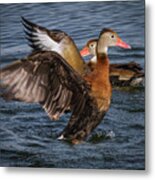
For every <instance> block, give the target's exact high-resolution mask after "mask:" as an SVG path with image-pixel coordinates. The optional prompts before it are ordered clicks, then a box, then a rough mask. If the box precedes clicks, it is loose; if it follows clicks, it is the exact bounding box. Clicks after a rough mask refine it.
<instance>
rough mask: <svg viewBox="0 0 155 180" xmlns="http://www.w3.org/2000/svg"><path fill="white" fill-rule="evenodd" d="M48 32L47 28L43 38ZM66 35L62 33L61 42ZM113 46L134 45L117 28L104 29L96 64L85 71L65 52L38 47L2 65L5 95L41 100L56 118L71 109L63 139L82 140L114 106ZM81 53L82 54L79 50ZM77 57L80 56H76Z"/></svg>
mask: <svg viewBox="0 0 155 180" xmlns="http://www.w3.org/2000/svg"><path fill="white" fill-rule="evenodd" d="M29 28H30V27H29ZM43 30H44V29H43ZM59 33H60V32H58V34H59ZM41 34H42V33H41ZM47 34H48V33H47V32H46V31H45V33H43V34H42V35H41V36H42V38H43V39H44V38H45V37H44V36H47ZM56 34H57V32H56ZM56 34H55V35H54V37H55V38H56V37H57V35H56ZM60 34H61V33H60ZM60 34H59V35H60ZM62 34H63V35H62V36H65V37H67V38H69V40H70V41H72V43H71V44H73V46H74V48H75V50H76V49H77V48H76V45H75V44H74V42H73V40H72V39H71V38H70V37H69V36H68V35H67V34H65V33H63V32H62ZM59 35H58V36H59ZM35 36H36V39H37V35H36V34H35ZM48 36H49V34H48ZM43 39H42V40H43ZM56 39H57V38H56ZM62 39H63V38H62ZM62 39H61V37H59V41H58V40H57V41H58V43H60V42H61V40H62ZM36 41H38V39H37V40H36ZM62 41H63V40H62ZM45 43H47V41H46V40H45ZM37 44H38V43H37ZM66 46H67V45H66ZM111 46H119V47H122V48H130V46H129V45H128V44H126V43H125V42H123V41H122V40H121V38H120V37H119V36H118V34H117V33H116V32H114V31H112V30H111V29H103V30H102V31H101V33H100V35H99V38H98V40H97V46H96V57H97V62H96V68H95V69H94V70H93V71H91V72H90V73H85V74H84V72H83V73H80V72H79V71H78V68H77V69H76V68H75V67H73V66H72V64H71V63H70V61H68V59H67V57H65V55H64V54H63V53H62V54H63V55H62V54H58V53H57V52H54V51H51V50H50V51H49V50H47V49H46V48H45V49H44V50H41V51H38V50H37V51H35V52H33V53H32V54H31V55H29V56H28V57H27V58H24V59H21V60H18V61H15V62H14V63H12V64H10V65H8V66H6V67H4V68H2V69H0V82H1V88H3V94H2V96H3V98H5V99H7V100H18V101H24V102H27V103H39V104H40V105H41V106H42V107H43V108H44V110H45V111H46V112H47V114H48V116H49V117H50V119H53V120H57V119H59V118H60V116H61V115H63V114H64V112H65V110H68V109H70V111H71V117H70V120H69V121H68V124H67V125H66V127H65V128H64V130H63V131H62V133H61V134H60V136H59V139H64V140H65V139H67V140H69V141H71V142H72V143H74V144H77V143H80V142H81V141H83V140H85V139H86V138H87V136H88V135H89V134H90V133H91V132H92V131H93V130H94V129H95V128H96V126H97V125H98V124H99V123H100V122H101V121H102V120H103V117H104V115H105V113H106V112H107V111H108V109H109V107H110V102H111V92H112V89H111V83H110V80H109V58H108V54H107V52H108V51H107V50H108V48H109V47H111ZM69 48H70V46H69V47H68V51H70V50H69ZM74 48H73V49H74ZM77 54H78V56H80V54H79V53H78V51H77ZM73 59H74V61H77V60H78V59H76V57H74V58H73Z"/></svg>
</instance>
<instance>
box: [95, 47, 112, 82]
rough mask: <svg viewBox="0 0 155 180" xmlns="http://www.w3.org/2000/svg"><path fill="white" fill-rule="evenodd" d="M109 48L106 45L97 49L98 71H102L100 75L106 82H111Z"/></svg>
mask: <svg viewBox="0 0 155 180" xmlns="http://www.w3.org/2000/svg"><path fill="white" fill-rule="evenodd" d="M107 51H108V48H107V47H106V46H105V47H103V48H102V51H101V50H100V49H97V66H96V68H97V71H98V72H100V76H101V77H102V79H103V80H104V82H109V58H108V55H107Z"/></svg>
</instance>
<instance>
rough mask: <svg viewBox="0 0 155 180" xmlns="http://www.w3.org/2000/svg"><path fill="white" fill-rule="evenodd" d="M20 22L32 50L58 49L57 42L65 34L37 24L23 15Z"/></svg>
mask: <svg viewBox="0 0 155 180" xmlns="http://www.w3.org/2000/svg"><path fill="white" fill-rule="evenodd" d="M22 24H23V25H24V27H25V33H26V38H27V40H28V41H29V45H30V46H31V47H32V48H33V49H34V50H43V51H52V50H53V49H58V43H59V42H60V41H61V40H62V39H63V38H64V37H65V36H67V34H66V33H65V32H63V31H61V30H51V31H49V30H48V29H46V28H44V27H41V26H38V25H36V24H34V23H32V22H30V21H28V20H27V19H25V18H24V17H22Z"/></svg>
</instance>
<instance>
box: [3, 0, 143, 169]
mask: <svg viewBox="0 0 155 180" xmlns="http://www.w3.org/2000/svg"><path fill="white" fill-rule="evenodd" d="M0 8H1V11H0V17H1V18H0V25H1V26H0V29H1V31H0V33H1V34H0V42H1V66H5V65H6V64H8V63H10V62H13V61H14V60H16V59H18V58H21V57H24V56H26V55H28V54H29V53H30V51H31V49H30V48H29V47H28V45H27V41H26V39H25V38H24V32H23V26H22V24H21V23H20V21H21V16H24V17H26V18H27V19H29V20H31V21H33V22H35V23H38V24H40V25H42V26H45V27H47V28H49V29H61V30H63V31H65V32H67V33H68V34H69V35H70V36H72V38H73V39H74V40H75V42H76V44H77V46H78V48H79V49H81V48H82V47H83V45H84V44H85V43H86V41H87V40H89V39H90V38H95V37H97V36H98V34H99V32H100V30H101V29H102V28H104V27H110V28H112V29H114V30H115V31H117V32H118V33H119V35H120V36H121V38H122V39H123V40H124V41H126V42H127V43H128V44H130V45H131V46H132V50H122V49H119V48H111V49H110V50H109V56H110V59H111V62H112V63H121V62H122V63H124V62H131V61H136V62H137V63H139V64H141V66H142V67H143V68H144V3H143V1H135V2H134V1H130V2H128V1H127V2H123V1H122V2H119V1H118V2H91V3H90V2H81V3H80V2H78V3H44V4H37V3H35V4H1V5H0ZM144 111H145V109H144V88H138V89H115V90H113V96H112V103H111V108H110V110H109V111H108V113H107V114H106V116H105V118H104V121H103V122H102V123H101V124H100V125H99V126H98V127H97V128H96V129H95V130H94V132H93V133H92V134H91V135H90V137H89V138H88V140H87V141H86V142H84V143H82V144H80V145H71V144H69V143H66V142H63V141H58V140H57V139H56V137H57V135H58V134H59V133H60V132H61V131H62V129H63V128H64V127H65V125H66V123H67V119H68V118H69V114H67V115H64V116H62V117H61V119H60V120H59V121H51V120H49V118H48V117H47V115H46V113H45V112H44V111H43V110H42V108H41V107H40V106H39V105H37V104H26V103H21V102H6V101H4V100H3V99H0V150H1V155H0V165H1V166H15V167H17V166H18V167H55V168H95V169H98V168H99V169H144V168H145V152H144V148H145V122H144Z"/></svg>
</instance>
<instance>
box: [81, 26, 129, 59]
mask: <svg viewBox="0 0 155 180" xmlns="http://www.w3.org/2000/svg"><path fill="white" fill-rule="evenodd" d="M99 40H100V44H101V45H100V46H101V47H100V48H101V49H102V50H103V51H104V52H107V50H108V47H112V46H118V47H121V48H125V49H131V46H130V45H128V44H127V43H125V42H123V41H122V39H121V38H120V37H119V36H118V34H117V33H116V32H114V31H112V30H111V29H108V28H105V29H103V30H102V31H101V33H100V36H99ZM97 42H98V39H91V40H90V41H88V42H87V44H86V46H85V47H84V48H83V49H82V50H81V51H80V54H81V55H82V56H88V55H90V54H91V55H93V56H96V46H97Z"/></svg>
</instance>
